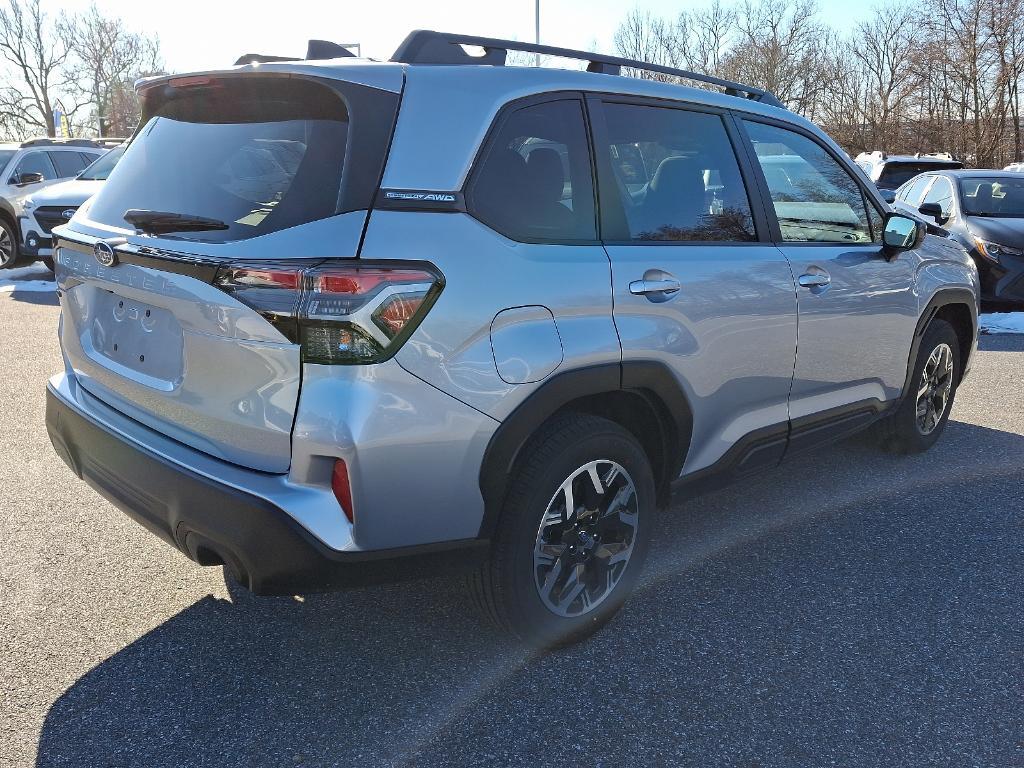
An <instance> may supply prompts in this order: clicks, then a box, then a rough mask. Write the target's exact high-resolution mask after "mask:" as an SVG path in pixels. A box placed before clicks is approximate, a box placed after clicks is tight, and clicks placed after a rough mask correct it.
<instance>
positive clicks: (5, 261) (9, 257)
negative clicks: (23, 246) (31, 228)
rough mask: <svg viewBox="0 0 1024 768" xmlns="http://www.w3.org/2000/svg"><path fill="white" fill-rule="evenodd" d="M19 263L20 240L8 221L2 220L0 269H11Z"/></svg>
mask: <svg viewBox="0 0 1024 768" xmlns="http://www.w3.org/2000/svg"><path fill="white" fill-rule="evenodd" d="M17 263H18V238H17V236H16V235H15V233H14V229H13V228H12V227H11V225H10V224H9V223H7V220H6V219H0V269H10V268H11V267H13V266H14V265H15V264H17Z"/></svg>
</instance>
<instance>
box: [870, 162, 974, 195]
mask: <svg viewBox="0 0 1024 768" xmlns="http://www.w3.org/2000/svg"><path fill="white" fill-rule="evenodd" d="M954 168H963V165H962V164H961V163H934V162H933V163H886V165H885V168H884V169H882V175H881V176H879V177H878V185H879V186H882V187H887V188H889V189H896V187H901V186H903V185H904V184H906V183H907V182H908V181H910V180H911V179H912V178H914V177H915V176H917V174H919V173H926V172H927V171H945V170H950V169H954Z"/></svg>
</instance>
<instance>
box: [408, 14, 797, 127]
mask: <svg viewBox="0 0 1024 768" xmlns="http://www.w3.org/2000/svg"><path fill="white" fill-rule="evenodd" d="M463 45H472V46H476V47H479V48H483V49H484V55H483V56H473V55H471V54H469V53H467V52H466V51H465V50H463V49H462V47H461V46H463ZM509 51H522V52H524V53H539V54H541V55H544V56H558V57H560V58H565V59H579V60H581V61H586V62H588V64H587V71H588V72H598V73H601V74H606V75H617V74H620V72H621V68H622V67H630V68H632V69H640V70H644V71H647V72H658V73H660V74H663V75H671V76H673V77H679V78H683V79H685V80H693V81H695V82H698V83H706V84H708V85H714V86H717V87H719V88H722V89H723V90H724V91H725V92H726V93H727V94H729V95H730V96H743V97H746V98H748V99H752V100H754V101H759V102H761V103H763V104H768V105H770V106H773V107H782V108H783V109H785V106H784V105H783V104H782V102H781V101H779V100H778V98H776V97H775V95H774V94H771V93H769V92H768V91H765V90H763V89H761V88H755V87H754V86H752V85H743V84H742V83H734V82H732V81H731V80H724V79H722V78H720V77H714V76H713V75H702V74H701V73H699V72H691V71H689V70H686V69H676V68H675V67H665V66H662V65H660V64H650V63H648V62H644V61H636V60H635V59H625V58H622V57H620V56H606V55H605V54H603V53H591V52H588V51H577V50H573V49H571V48H557V47H555V46H552V45H538V44H535V43H520V42H517V41H515V40H500V39H497V38H493V37H475V36H473V35H460V34H452V33H448V32H433V31H431V30H427V29H417V30H415V31H413V32H410V33H409V35H408V37H406V38H405V40H403V41H402V43H401V45H399V46H398V50H396V51H395V53H394V55H393V56H392V57H391V61H396V62H401V63H403V64H489V65H492V66H497V67H500V66H504V64H505V59H506V57H507V55H508V52H509Z"/></svg>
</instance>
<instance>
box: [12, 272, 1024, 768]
mask: <svg viewBox="0 0 1024 768" xmlns="http://www.w3.org/2000/svg"><path fill="white" fill-rule="evenodd" d="M57 316H58V310H57V307H56V306H55V299H54V297H53V295H52V293H49V292H47V291H40V290H36V291H29V290H25V291H19V290H15V291H14V292H7V293H5V294H2V295H0V332H2V334H3V336H2V338H3V358H2V359H3V378H2V385H0V395H2V396H0V420H2V421H0V424H2V434H3V439H2V442H0V446H2V455H0V461H2V470H0V471H2V473H3V480H2V483H0V553H2V554H0V659H2V663H0V765H3V766H8V765H10V766H45V767H47V768H49V767H50V766H89V767H91V766H104V767H106V766H111V767H113V766H145V768H158V767H159V766H176V767H183V766H220V767H223V766H296V765H300V766H335V765H337V766H347V765H359V766H378V765H386V766H390V765H416V766H420V765H422V766H448V765H451V766H475V765H481V766H482V765H487V766H496V765H517V766H519V765H540V764H543V765H555V766H563V765H565V766H575V765H588V766H627V765H644V766H650V765H694V766H711V765H730V766H747V767H749V768H753V767H754V766H828V765H838V766H882V765H884V766H919V765H920V766H925V765H928V766H1021V765H1024V578H1022V577H1024V555H1022V552H1024V493H1022V477H1024V395H1022V378H1024V336H990V337H984V338H983V340H982V350H981V353H980V354H979V355H978V357H977V360H976V362H975V367H974V372H973V374H972V376H971V378H970V379H969V380H968V381H967V382H966V383H965V384H964V387H963V389H962V390H961V391H960V393H959V395H958V400H957V404H956V408H955V410H954V411H953V417H952V420H951V422H950V424H949V427H948V429H947V431H946V434H945V435H944V436H943V438H942V440H941V441H940V442H939V444H938V446H937V447H936V448H935V449H934V450H933V451H931V452H930V453H928V454H926V455H924V456H916V457H898V456H891V455H887V454H884V453H880V452H878V451H877V450H876V449H875V448H873V447H872V446H871V445H870V443H868V442H866V441H865V440H863V439H856V440H853V441H848V442H846V443H843V444H841V445H838V446H836V447H834V448H830V449H827V450H824V451H821V452H820V453H819V454H817V455H814V456H804V457H800V458H797V459H794V460H792V461H791V462H789V463H787V464H785V465H784V466H782V467H780V468H778V469H776V470H774V471H771V472H769V473H766V474H763V475H760V476H758V477H756V478H754V479H752V480H750V481H748V482H747V483H746V484H745V485H742V486H736V487H733V488H731V489H727V490H724V491H720V492H718V493H715V494H712V495H709V496H706V497H703V498H698V499H686V498H679V497H677V498H676V499H675V500H674V502H673V504H672V506H671V509H670V510H668V511H666V512H665V513H664V514H663V515H662V517H661V519H660V522H659V530H658V532H657V535H656V538H655V543H654V548H653V550H652V553H651V557H650V560H649V561H648V566H647V569H646V572H645V575H644V578H643V580H642V585H641V587H640V589H639V590H638V592H637V593H636V594H635V595H634V597H633V599H632V600H631V601H630V602H629V604H628V605H627V607H626V609H625V610H624V611H623V612H622V614H621V615H620V616H619V617H618V618H617V619H616V620H615V621H613V622H612V624H611V625H610V626H609V627H608V628H607V629H606V630H605V631H603V632H601V633H600V634H599V635H598V636H596V637H595V638H593V639H591V640H589V641H587V642H585V643H584V644H582V645H580V646H577V647H574V648H570V649H567V650H563V651H559V652H555V653H551V654H546V655H539V656H538V655H530V654H527V653H525V652H524V651H522V650H520V649H519V648H517V647H516V646H514V645H512V644H510V643H509V642H508V641H507V640H505V639H504V638H503V637H502V636H501V635H500V634H499V633H497V632H496V631H494V630H492V629H490V628H489V627H487V626H486V625H484V624H482V623H481V622H480V621H479V620H478V618H477V616H476V614H475V613H474V612H473V610H472V608H471V606H470V605H469V604H468V602H467V601H466V599H465V596H464V593H463V591H462V588H461V585H460V584H458V583H453V582H451V581H444V580H437V581H429V582H418V583H413V584H405V585H395V586H386V587H376V588H372V589H360V590H356V591H350V592H345V593H339V594H333V595H313V596H307V597H305V598H304V599H302V598H253V597H251V596H249V595H247V594H245V593H239V592H237V591H236V590H235V589H234V588H232V589H231V590H229V589H227V588H226V587H225V584H224V581H223V578H222V576H221V572H220V569H214V568H205V569H204V568H200V567H198V566H196V565H194V564H193V563H191V562H190V561H188V560H187V559H186V558H185V557H184V556H182V555H181V554H179V553H177V552H176V551H174V550H173V549H171V548H169V547H168V546H166V545H165V544H163V543H161V542H160V541H158V540H157V539H156V538H155V537H153V536H152V535H150V534H149V533H147V532H145V531H144V530H143V529H142V528H141V527H139V526H138V525H136V524H134V523H133V522H131V521H130V520H129V519H128V518H127V517H125V516H124V515H123V514H121V513H120V512H117V511H116V510H114V509H113V508H112V507H111V506H110V505H108V504H107V503H106V502H105V501H103V500H102V499H101V498H100V497H99V496H98V495H97V494H95V493H94V492H93V491H92V490H90V489H89V488H88V487H87V486H85V485H84V484H82V483H81V482H79V481H78V480H77V479H76V478H74V477H73V475H72V473H71V472H70V471H69V470H68V469H67V468H66V467H65V466H64V465H63V464H62V463H61V462H60V460H59V459H58V458H57V457H56V455H55V454H54V453H53V451H52V450H51V447H50V444H49V441H48V439H47V437H46V431H45V427H44V423H43V422H44V384H45V381H46V379H47V377H48V376H49V375H50V374H51V373H53V372H54V371H57V370H58V369H59V367H60V354H59V351H58V348H57V343H56V338H55V334H56V327H57ZM400 473H401V468H400V467H399V468H396V475H397V477H396V480H400Z"/></svg>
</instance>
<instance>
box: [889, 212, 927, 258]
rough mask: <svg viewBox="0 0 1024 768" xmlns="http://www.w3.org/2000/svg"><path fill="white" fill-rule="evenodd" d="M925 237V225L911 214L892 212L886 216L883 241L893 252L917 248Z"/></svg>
mask: <svg viewBox="0 0 1024 768" xmlns="http://www.w3.org/2000/svg"><path fill="white" fill-rule="evenodd" d="M923 239H924V225H923V224H922V223H921V222H919V221H916V220H914V219H912V218H910V217H909V216H901V215H900V214H898V213H890V214H889V215H888V216H886V217H885V227H884V228H883V230H882V242H883V243H885V248H886V250H887V251H889V252H890V253H892V254H896V253H900V252H901V251H909V250H912V249H914V248H917V246H918V245H920V244H921V241H922V240H923Z"/></svg>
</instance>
